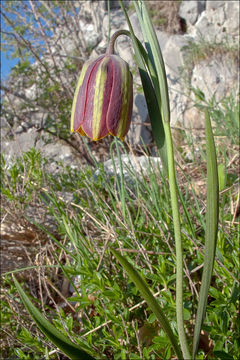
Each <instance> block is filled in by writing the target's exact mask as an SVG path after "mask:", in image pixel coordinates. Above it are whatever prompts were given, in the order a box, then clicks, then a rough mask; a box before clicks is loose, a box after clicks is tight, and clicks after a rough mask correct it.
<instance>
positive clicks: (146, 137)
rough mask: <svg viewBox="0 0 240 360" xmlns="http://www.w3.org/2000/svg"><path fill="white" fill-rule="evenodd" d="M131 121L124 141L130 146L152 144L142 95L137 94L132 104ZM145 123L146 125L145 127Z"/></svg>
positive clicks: (145, 105) (146, 110) (148, 120)
mask: <svg viewBox="0 0 240 360" xmlns="http://www.w3.org/2000/svg"><path fill="white" fill-rule="evenodd" d="M132 118H133V121H132V123H131V126H130V129H129V132H128V134H127V136H126V141H127V142H129V143H130V144H131V145H140V144H141V145H143V144H145V145H149V144H150V143H151V142H152V140H153V139H152V131H151V126H149V125H148V124H149V123H150V119H149V116H148V109H147V104H146V100H145V97H144V95H142V94H137V95H135V97H134V102H133V116H132ZM146 123H148V124H147V125H146Z"/></svg>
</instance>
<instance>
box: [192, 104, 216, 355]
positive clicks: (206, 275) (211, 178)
mask: <svg viewBox="0 0 240 360" xmlns="http://www.w3.org/2000/svg"><path fill="white" fill-rule="evenodd" d="M205 123H206V128H205V132H206V153H207V211H206V233H205V254H204V267H203V274H202V284H201V288H200V294H199V303H198V309H197V317H196V324H195V329H194V338H193V358H195V356H196V354H197V350H198V343H199V337H200V332H201V326H202V323H203V320H204V317H205V312H206V306H207V299H208V291H209V287H210V283H211V277H212V271H213V265H214V258H215V252H216V243H217V231H218V213H219V191H218V188H219V186H218V170H217V158H216V149H215V144H214V137H213V132H212V127H211V121H210V117H209V113H208V111H207V110H206V111H205Z"/></svg>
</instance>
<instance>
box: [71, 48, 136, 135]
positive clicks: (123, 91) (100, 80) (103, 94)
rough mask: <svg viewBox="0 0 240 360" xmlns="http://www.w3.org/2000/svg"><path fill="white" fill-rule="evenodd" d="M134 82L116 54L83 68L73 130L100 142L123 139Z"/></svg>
mask: <svg viewBox="0 0 240 360" xmlns="http://www.w3.org/2000/svg"><path fill="white" fill-rule="evenodd" d="M132 106H133V82H132V74H131V72H130V71H129V66H128V64H127V63H126V62H125V61H124V60H123V59H121V58H120V57H119V56H117V55H114V54H113V46H112V45H111V42H110V46H109V48H108V50H107V52H106V54H105V55H102V56H100V57H98V58H97V59H95V60H89V61H87V62H86V63H85V64H84V65H83V68H82V71H81V75H80V77H79V80H78V84H77V88H76V91H75V95H74V100H73V106H72V116H71V131H73V132H78V133H80V134H81V135H87V136H88V137H89V138H90V139H92V140H94V141H97V140H100V139H102V138H104V137H105V136H107V135H108V134H111V135H113V136H116V137H118V138H120V139H121V140H123V139H124V137H125V136H126V134H127V132H128V130H129V127H130V122H131V117H132Z"/></svg>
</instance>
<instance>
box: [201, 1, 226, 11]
mask: <svg viewBox="0 0 240 360" xmlns="http://www.w3.org/2000/svg"><path fill="white" fill-rule="evenodd" d="M226 2H227V1H217V0H207V1H206V10H207V11H208V10H210V9H214V10H215V9H217V8H219V7H223V6H224V5H225V3H226Z"/></svg>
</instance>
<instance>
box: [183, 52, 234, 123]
mask: <svg viewBox="0 0 240 360" xmlns="http://www.w3.org/2000/svg"><path fill="white" fill-rule="evenodd" d="M238 76H239V75H238V64H237V63H236V62H234V60H233V59H231V58H225V57H221V56H218V57H214V58H212V59H206V60H204V61H201V62H200V63H199V64H196V65H195V67H194V69H193V72H192V79H191V86H192V88H193V89H196V90H198V89H199V90H200V91H201V92H202V93H203V94H204V97H205V100H206V101H207V102H209V101H211V100H212V99H213V98H214V101H215V102H216V103H221V101H222V100H223V99H224V98H226V97H228V96H230V95H233V96H236V97H237V94H238ZM196 102H197V99H196V97H195V94H194V91H191V93H190V96H189V100H188V103H187V107H186V109H185V111H184V114H183V124H184V126H185V127H187V128H188V127H190V128H195V129H202V128H204V123H205V120H204V115H203V113H202V112H200V111H199V110H198V109H196V107H194V104H195V103H196Z"/></svg>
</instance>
